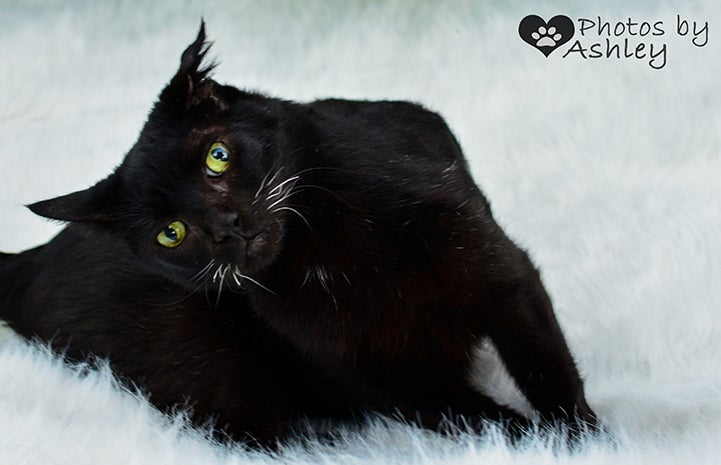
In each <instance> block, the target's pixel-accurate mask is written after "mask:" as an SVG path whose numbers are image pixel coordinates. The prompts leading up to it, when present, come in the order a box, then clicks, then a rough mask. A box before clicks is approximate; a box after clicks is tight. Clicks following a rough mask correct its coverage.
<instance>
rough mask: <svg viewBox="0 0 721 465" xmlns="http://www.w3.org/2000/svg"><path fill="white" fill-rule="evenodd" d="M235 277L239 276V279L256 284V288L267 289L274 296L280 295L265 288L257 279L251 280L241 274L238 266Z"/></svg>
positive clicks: (234, 273)
mask: <svg viewBox="0 0 721 465" xmlns="http://www.w3.org/2000/svg"><path fill="white" fill-rule="evenodd" d="M233 275H234V276H236V275H237V276H238V278H241V279H247V280H248V281H250V282H251V283H253V284H255V285H256V286H258V287H260V288H262V289H265V290H266V291H268V292H270V293H271V294H273V295H278V294H276V293H275V292H273V291H271V290H270V289H268V288H267V287H265V286H263V285H262V284H260V283H259V282H258V281H256V280H255V279H253V278H251V277H250V276H247V275H244V274H243V273H241V272H240V269H239V268H238V267H237V266H236V267H235V270H234V271H233Z"/></svg>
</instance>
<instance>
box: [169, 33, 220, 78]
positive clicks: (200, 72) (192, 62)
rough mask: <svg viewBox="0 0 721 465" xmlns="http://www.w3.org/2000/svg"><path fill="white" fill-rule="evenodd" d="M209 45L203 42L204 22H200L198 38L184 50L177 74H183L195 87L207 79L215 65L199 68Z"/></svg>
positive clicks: (210, 64)
mask: <svg viewBox="0 0 721 465" xmlns="http://www.w3.org/2000/svg"><path fill="white" fill-rule="evenodd" d="M210 46H211V44H209V43H207V42H206V41H205V21H204V20H203V19H201V20H200V30H199V31H198V37H197V38H196V39H195V42H193V43H192V44H190V45H189V46H188V48H186V49H185V51H184V52H183V55H182V56H181V58H180V69H178V74H184V75H186V76H189V77H190V78H191V79H192V82H193V84H194V85H197V84H198V83H199V82H200V81H202V80H203V79H205V78H206V77H208V75H209V74H210V72H211V71H213V68H215V66H216V65H215V63H209V64H207V65H206V66H205V67H203V68H201V65H202V64H203V61H204V60H205V55H207V53H208V50H210Z"/></svg>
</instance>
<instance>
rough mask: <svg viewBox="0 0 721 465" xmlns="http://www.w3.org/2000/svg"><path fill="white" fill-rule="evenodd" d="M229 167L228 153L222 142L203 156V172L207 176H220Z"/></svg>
mask: <svg viewBox="0 0 721 465" xmlns="http://www.w3.org/2000/svg"><path fill="white" fill-rule="evenodd" d="M229 165H230V151H229V150H228V147H226V146H225V144H223V143H222V142H216V143H214V144H213V145H211V146H210V148H209V149H208V154H207V155H206V156H205V172H206V174H207V175H208V176H220V175H221V174H223V173H224V172H225V170H227V169H228V166H229Z"/></svg>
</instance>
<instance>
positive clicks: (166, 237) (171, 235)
mask: <svg viewBox="0 0 721 465" xmlns="http://www.w3.org/2000/svg"><path fill="white" fill-rule="evenodd" d="M156 239H157V241H158V243H159V244H160V245H162V246H163V247H171V248H172V247H177V246H179V245H180V243H181V242H183V239H185V225H184V224H183V223H181V222H180V221H173V222H172V223H170V224H169V225H167V226H166V227H165V229H163V230H162V231H160V232H159V233H158V235H157V236H156Z"/></svg>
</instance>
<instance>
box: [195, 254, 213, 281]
mask: <svg viewBox="0 0 721 465" xmlns="http://www.w3.org/2000/svg"><path fill="white" fill-rule="evenodd" d="M214 263H215V259H212V260H210V262H208V264H207V265H205V266H204V267H203V268H202V269H201V270H200V271H198V272H197V273H195V276H193V277H192V278H190V280H191V281H202V279H203V278H204V277H205V276H206V275H207V274H208V273H209V272H210V268H211V267H212V266H213V264H214Z"/></svg>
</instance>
